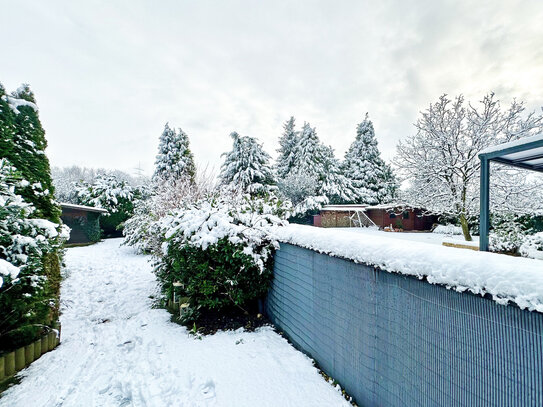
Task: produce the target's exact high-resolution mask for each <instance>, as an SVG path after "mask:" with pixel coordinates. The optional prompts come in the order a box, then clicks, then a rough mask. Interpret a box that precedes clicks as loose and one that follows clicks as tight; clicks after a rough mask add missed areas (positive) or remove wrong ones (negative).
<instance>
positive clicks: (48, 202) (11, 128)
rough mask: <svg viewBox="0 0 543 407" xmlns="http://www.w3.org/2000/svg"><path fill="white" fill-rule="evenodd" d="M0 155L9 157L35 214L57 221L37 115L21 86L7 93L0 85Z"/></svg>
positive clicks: (33, 102) (27, 90)
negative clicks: (22, 181) (22, 179)
mask: <svg viewBox="0 0 543 407" xmlns="http://www.w3.org/2000/svg"><path fill="white" fill-rule="evenodd" d="M0 100H1V102H0V132H1V133H0V139H1V140H2V142H1V143H2V144H1V146H2V149H0V158H6V159H8V160H9V162H10V163H11V165H13V166H14V167H15V168H16V169H17V171H19V172H20V173H21V174H22V176H23V178H24V180H26V181H27V182H25V183H24V184H23V185H22V186H20V189H19V190H18V191H19V192H20V193H21V195H22V196H23V197H24V198H25V199H26V200H28V201H29V202H31V203H32V204H33V205H34V207H35V208H36V213H35V216H39V217H42V218H44V219H49V220H51V221H53V222H58V221H59V217H60V208H59V207H58V205H57V204H56V202H55V200H54V188H53V182H52V180H51V171H50V168H49V160H48V158H47V156H46V155H45V148H46V147H47V141H46V140H45V131H44V129H43V127H42V125H41V122H40V119H39V116H38V107H37V106H36V100H35V97H34V93H32V91H31V90H30V87H29V86H28V85H26V84H25V85H22V86H21V87H19V88H18V89H17V90H16V91H15V92H13V93H12V94H11V95H8V94H6V93H5V90H4V88H3V87H2V86H1V85H0Z"/></svg>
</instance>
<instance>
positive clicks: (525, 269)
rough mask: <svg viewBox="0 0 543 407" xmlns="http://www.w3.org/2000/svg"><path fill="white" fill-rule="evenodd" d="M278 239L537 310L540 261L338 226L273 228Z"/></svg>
mask: <svg viewBox="0 0 543 407" xmlns="http://www.w3.org/2000/svg"><path fill="white" fill-rule="evenodd" d="M276 234H277V236H278V238H279V240H280V241H282V242H286V243H292V244H295V245H297V246H301V247H305V248H308V249H312V250H316V251H318V252H321V253H326V254H329V255H331V256H338V257H343V258H346V259H350V260H353V261H355V262H360V263H365V264H369V265H373V266H377V267H379V268H381V269H382V270H385V271H388V272H393V273H400V274H406V275H411V276H415V277H418V278H421V279H422V278H425V279H426V280H427V281H428V282H429V283H431V284H442V285H445V286H446V287H447V288H451V289H454V290H456V291H460V292H462V291H470V292H472V293H474V294H479V295H483V296H484V295H485V294H490V295H491V296H492V298H493V299H494V301H496V302H498V303H500V304H504V305H505V304H507V303H509V302H513V303H515V304H517V305H518V306H519V307H520V308H526V309H529V310H537V311H539V312H543V263H542V262H541V261H540V260H533V259H525V258H520V257H512V256H505V255H500V254H496V253H485V252H475V251H471V250H464V249H453V248H450V247H444V246H436V245H432V244H429V243H422V242H408V243H407V242H406V241H404V240H399V239H393V238H390V237H387V236H386V234H385V233H383V236H382V237H380V236H375V235H364V234H356V235H355V234H353V233H349V232H348V231H344V230H341V229H322V228H314V227H310V226H301V225H289V226H287V227H284V228H278V229H277V231H276Z"/></svg>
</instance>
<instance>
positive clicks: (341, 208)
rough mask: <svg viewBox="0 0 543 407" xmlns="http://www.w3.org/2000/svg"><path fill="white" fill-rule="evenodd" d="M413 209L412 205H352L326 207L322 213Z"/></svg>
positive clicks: (398, 203)
mask: <svg viewBox="0 0 543 407" xmlns="http://www.w3.org/2000/svg"><path fill="white" fill-rule="evenodd" d="M396 208H403V209H413V207H412V206H411V205H408V204H406V203H400V202H397V203H389V204H380V205H364V204H356V205H355V204H352V205H325V206H323V207H322V209H321V211H338V212H339V211H362V212H364V211H367V210H368V209H385V210H387V209H396Z"/></svg>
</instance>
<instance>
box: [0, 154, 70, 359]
mask: <svg viewBox="0 0 543 407" xmlns="http://www.w3.org/2000/svg"><path fill="white" fill-rule="evenodd" d="M26 183H27V181H26V180H24V179H23V177H22V175H21V173H20V172H19V171H17V170H16V169H15V168H14V167H13V166H11V165H10V163H9V162H8V161H7V160H6V159H0V315H1V316H2V323H1V324H0V351H5V350H6V348H8V350H11V349H9V348H10V346H12V345H13V343H23V344H26V343H27V342H31V341H32V340H34V339H35V337H36V336H37V335H38V334H39V332H41V331H42V329H43V327H44V325H43V324H45V323H46V321H47V320H48V319H49V318H50V316H51V315H54V314H55V312H56V310H57V306H58V297H57V294H58V288H59V281H60V268H59V267H58V261H55V260H56V259H58V257H57V253H58V252H59V251H60V250H61V247H62V245H63V243H64V241H65V240H66V239H67V237H68V233H69V232H68V228H66V227H65V226H60V225H58V224H56V223H53V222H50V221H49V220H47V219H41V218H39V217H37V211H36V209H35V207H34V206H33V205H32V203H30V202H29V201H26V200H25V199H24V197H22V196H21V195H19V194H18V193H17V192H16V191H18V190H21V187H24V186H25V184H26Z"/></svg>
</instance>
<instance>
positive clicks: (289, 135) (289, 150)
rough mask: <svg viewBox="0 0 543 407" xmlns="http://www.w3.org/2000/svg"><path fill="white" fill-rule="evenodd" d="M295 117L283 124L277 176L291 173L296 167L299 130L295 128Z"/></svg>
mask: <svg viewBox="0 0 543 407" xmlns="http://www.w3.org/2000/svg"><path fill="white" fill-rule="evenodd" d="M295 126H296V125H295V119H294V117H291V118H290V119H289V120H287V121H286V122H285V124H284V125H283V129H284V130H283V135H282V136H281V137H280V138H279V149H278V150H277V152H278V153H279V155H278V157H277V165H276V171H277V178H278V179H282V178H285V177H286V176H288V175H289V174H290V172H291V171H292V168H293V167H294V151H295V149H296V145H297V144H298V132H297V131H296V130H295Z"/></svg>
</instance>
